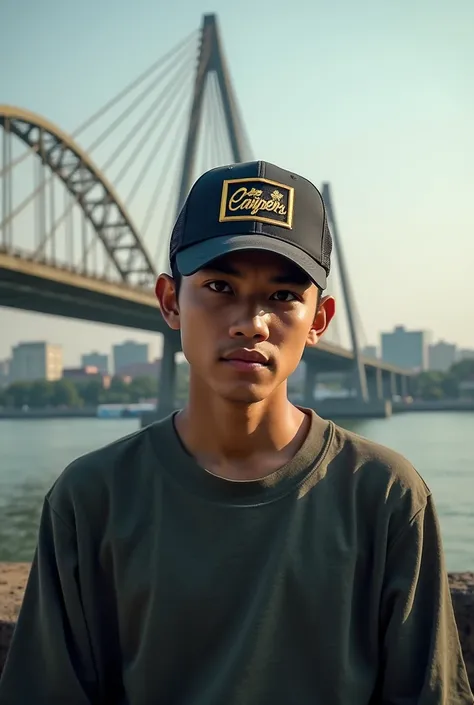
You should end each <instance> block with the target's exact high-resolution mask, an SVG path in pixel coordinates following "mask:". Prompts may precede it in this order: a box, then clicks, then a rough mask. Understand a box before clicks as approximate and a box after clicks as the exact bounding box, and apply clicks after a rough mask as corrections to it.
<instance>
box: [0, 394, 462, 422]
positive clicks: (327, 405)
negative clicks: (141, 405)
mask: <svg viewBox="0 0 474 705" xmlns="http://www.w3.org/2000/svg"><path fill="white" fill-rule="evenodd" d="M123 406H124V407H127V406H132V407H133V406H134V405H133V404H132V405H130V404H124V405H123ZM313 408H314V409H315V410H316V412H317V413H318V414H319V415H320V416H322V417H323V418H328V419H332V420H333V421H338V420H341V419H371V418H372V419H377V418H389V417H390V416H391V415H392V414H404V413H413V412H418V413H419V412H436V411H438V412H443V411H444V412H459V411H467V412H472V411H474V400H472V399H436V400H432V401H422V400H418V401H412V402H410V403H409V404H408V403H405V402H389V401H383V400H375V401H372V402H368V403H367V404H363V403H361V402H359V401H357V400H352V399H324V400H321V401H319V402H317V401H316V400H315V402H314V404H313ZM98 409H99V407H97V406H82V407H77V408H75V407H74V408H70V409H69V408H44V409H31V408H29V409H6V408H2V409H0V421H1V420H2V419H9V420H15V421H27V420H30V419H90V418H96V417H97V416H98ZM130 415H131V414H130V413H127V412H124V413H123V414H121V415H117V414H115V415H114V418H129V417H130ZM133 415H135V414H133ZM141 419H142V421H141V424H142V426H146V425H147V424H149V423H152V422H153V421H155V420H156V419H157V415H156V412H154V411H143V412H142V413H141Z"/></svg>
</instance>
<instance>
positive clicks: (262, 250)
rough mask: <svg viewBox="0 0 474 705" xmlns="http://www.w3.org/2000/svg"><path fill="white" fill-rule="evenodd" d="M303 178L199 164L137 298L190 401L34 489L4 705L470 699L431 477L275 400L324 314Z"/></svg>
mask: <svg viewBox="0 0 474 705" xmlns="http://www.w3.org/2000/svg"><path fill="white" fill-rule="evenodd" d="M330 252H331V237H330V234H329V231H328V228H327V224H326V215H325V210H324V205H323V202H322V199H321V196H320V194H319V192H318V191H317V190H316V189H315V188H314V186H313V185H312V184H310V183H309V182H308V181H306V180H305V179H303V178H302V177H300V176H297V175H295V174H291V173H288V172H286V171H284V170H282V169H279V168H278V167H276V166H273V165H271V164H267V163H264V162H255V163H249V164H239V165H234V166H228V167H224V168H219V169H215V170H212V171H211V172H208V173H206V174H205V175H204V176H202V177H201V178H200V179H199V180H198V181H197V183H196V184H195V185H194V187H193V189H192V191H191V193H190V195H189V197H188V200H187V202H186V205H185V207H184V209H183V211H182V213H181V216H180V218H179V219H178V222H177V224H176V226H175V229H174V232H173V237H172V242H171V250H170V259H171V267H172V271H173V274H174V275H173V277H172V278H171V277H169V276H167V275H162V276H160V278H159V280H158V282H157V287H156V291H157V296H158V300H159V303H160V307H161V311H162V314H163V316H164V318H165V320H166V321H167V323H168V325H169V326H170V327H171V328H172V329H173V330H175V331H180V334H181V340H182V346H183V351H184V353H185V355H186V357H187V359H188V361H189V363H190V386H189V401H188V404H187V406H186V408H185V409H184V410H183V411H181V412H179V413H177V414H173V415H172V416H171V417H170V418H167V419H165V420H163V421H160V422H159V423H156V424H153V425H151V426H149V427H147V428H145V429H143V430H140V431H138V432H137V433H135V434H133V435H132V436H129V437H128V438H125V439H122V440H120V441H117V442H116V443H113V444H112V445H110V446H108V447H106V448H103V449H101V450H98V451H96V452H93V453H90V454H89V455H87V456H85V457H83V458H81V459H79V460H77V461H76V462H74V463H73V464H72V465H71V466H70V467H69V468H67V469H66V471H65V472H64V473H63V474H62V476H61V477H60V478H59V480H58V481H57V482H56V484H55V486H54V487H53V488H52V490H51V491H50V492H49V494H48V496H47V497H46V501H45V505H44V512H43V516H42V520H41V527H40V533H39V542H38V550H37V553H36V557H35V560H34V563H33V567H32V571H31V577H30V580H29V583H28V587H27V590H26V594H25V599H24V603H23V607H22V610H21V614H20V618H19V621H18V626H17V629H16V633H15V637H14V640H13V644H12V647H11V651H10V655H9V659H8V661H7V665H6V669H5V674H4V677H3V680H2V682H1V684H0V703H1V705H154V704H155V703H160V704H162V705H168V704H169V705H171V704H173V705H198V704H199V705H201V704H202V705H224V704H225V705H263V704H266V703H268V704H271V705H280V704H281V705H290V704H291V705H293V704H294V705H310V704H311V705H381V704H382V703H383V704H384V705H402V703H403V705H415V704H416V705H468V703H469V704H472V702H473V698H472V695H471V693H470V689H469V685H468V681H467V677H466V671H465V667H464V664H463V660H462V656H461V650H460V645H459V640H458V635H457V630H456V625H455V621H454V616H453V610H452V605H451V601H450V594H449V588H448V582H447V575H446V570H445V567H444V562H443V557H442V548H441V539H440V534H439V527H438V522H437V518H436V514H435V509H434V507H433V500H432V497H431V494H430V491H429V489H428V488H427V487H426V485H425V483H424V482H423V480H422V479H421V478H420V477H419V475H418V474H417V473H416V471H415V470H414V469H413V468H412V466H411V465H410V464H409V463H408V462H407V461H406V460H405V459H404V458H402V457H401V456H400V455H398V454H397V453H395V452H393V451H391V450H388V449H386V448H382V447H380V446H378V445H376V444H374V443H371V442H370V441H368V440H365V439H362V438H359V437H358V436H356V435H354V434H352V433H349V432H347V431H344V430H343V429H341V428H338V427H337V426H335V425H334V424H333V423H330V422H327V421H324V420H323V419H322V418H320V417H318V416H317V415H316V414H315V413H314V412H313V411H311V410H308V409H301V408H298V407H296V406H294V405H293V404H291V403H290V402H289V401H288V398H287V379H288V376H289V375H290V374H291V373H292V372H293V371H294V370H295V368H296V366H297V365H298V363H299V361H300V359H301V356H302V354H303V351H304V348H305V346H306V345H316V343H317V342H318V338H319V337H320V336H321V335H322V334H323V333H324V331H325V330H326V328H327V326H328V325H329V323H330V321H331V318H332V317H333V315H334V301H333V299H332V298H330V297H322V296H321V291H322V290H324V288H325V286H326V278H327V275H328V273H329V260H330Z"/></svg>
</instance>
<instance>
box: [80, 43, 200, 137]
mask: <svg viewBox="0 0 474 705" xmlns="http://www.w3.org/2000/svg"><path fill="white" fill-rule="evenodd" d="M199 34H200V33H199V30H193V32H191V33H190V34H188V35H187V36H186V37H185V38H184V39H183V40H182V41H181V42H179V43H178V44H176V45H175V46H174V47H172V48H171V49H170V50H169V51H168V52H166V54H163V56H161V57H160V58H159V59H158V60H157V61H155V63H154V64H152V66H150V67H149V68H148V69H146V70H145V71H144V72H143V73H141V74H140V75H139V76H138V77H137V78H136V79H134V80H133V81H131V83H129V84H128V85H127V86H126V87H125V88H123V89H122V90H121V91H120V92H119V93H118V94H117V95H116V96H114V97H113V98H111V99H110V100H109V101H108V102H107V103H106V104H105V105H104V106H103V107H102V108H100V109H99V110H98V111H97V112H96V113H94V114H93V115H91V117H89V118H88V119H87V120H86V121H85V122H83V123H82V125H79V127H77V128H76V129H75V130H74V132H73V133H72V134H71V136H72V137H77V136H78V135H79V134H81V133H82V132H84V130H85V129H87V128H88V127H90V125H92V124H93V123H94V122H95V121H96V120H98V118H100V117H102V115H104V114H105V113H106V112H107V111H108V110H110V108H113V107H114V105H116V104H117V103H118V102H119V101H120V100H121V99H122V98H124V97H125V96H126V95H128V94H129V93H131V92H132V91H133V90H134V88H137V87H138V86H139V85H140V84H141V83H143V81H145V80H146V79H147V78H148V77H149V76H151V75H152V74H153V72H154V71H156V70H157V69H158V68H159V67H160V66H161V65H162V64H163V63H165V62H166V61H167V60H168V59H171V58H172V57H173V56H174V54H179V53H180V52H181V50H182V49H184V48H187V46H188V45H192V44H193V43H194V44H195V45H196V42H197V38H198V36H199ZM195 48H196V47H195Z"/></svg>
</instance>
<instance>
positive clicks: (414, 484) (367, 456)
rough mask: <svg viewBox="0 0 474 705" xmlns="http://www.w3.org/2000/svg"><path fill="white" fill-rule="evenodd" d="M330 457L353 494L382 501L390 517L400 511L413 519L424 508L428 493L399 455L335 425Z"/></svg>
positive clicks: (414, 472) (426, 488)
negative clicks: (392, 513)
mask: <svg viewBox="0 0 474 705" xmlns="http://www.w3.org/2000/svg"><path fill="white" fill-rule="evenodd" d="M330 455H331V462H332V463H334V466H335V467H336V468H337V470H338V471H339V473H343V474H344V475H345V477H346V479H349V482H350V483H351V485H352V486H353V488H354V492H356V493H357V494H363V495H365V496H366V497H368V498H373V499H374V500H375V501H377V502H382V501H383V503H384V506H385V509H386V510H387V511H388V512H389V513H391V512H392V511H394V510H399V509H401V508H402V507H403V508H404V512H406V514H407V515H408V516H411V517H413V516H415V514H416V513H417V512H418V511H419V510H421V509H423V508H424V507H425V506H426V503H427V501H428V498H429V497H430V495H431V490H430V488H429V487H428V485H427V484H426V482H425V480H424V479H423V477H422V476H421V475H420V473H419V472H418V470H416V469H415V467H414V466H413V464H412V463H411V462H410V461H409V460H408V459H407V458H406V457H405V456H404V455H402V454H401V453H400V452H398V451H396V450H394V449H392V448H389V447H387V446H384V445H382V444H380V443H377V442H375V441H372V440H370V439H368V438H365V437H364V436H361V435H359V434H357V433H354V432H353V431H349V430H347V429H344V428H342V427H340V426H337V425H334V435H333V442H332V452H331V454H330ZM337 470H336V472H337Z"/></svg>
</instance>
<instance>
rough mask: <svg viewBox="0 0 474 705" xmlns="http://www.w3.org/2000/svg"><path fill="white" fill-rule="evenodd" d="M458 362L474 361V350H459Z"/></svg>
mask: <svg viewBox="0 0 474 705" xmlns="http://www.w3.org/2000/svg"><path fill="white" fill-rule="evenodd" d="M457 360H458V361H459V362H461V361H462V360H474V350H472V349H470V348H463V349H461V350H458V354H457Z"/></svg>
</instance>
